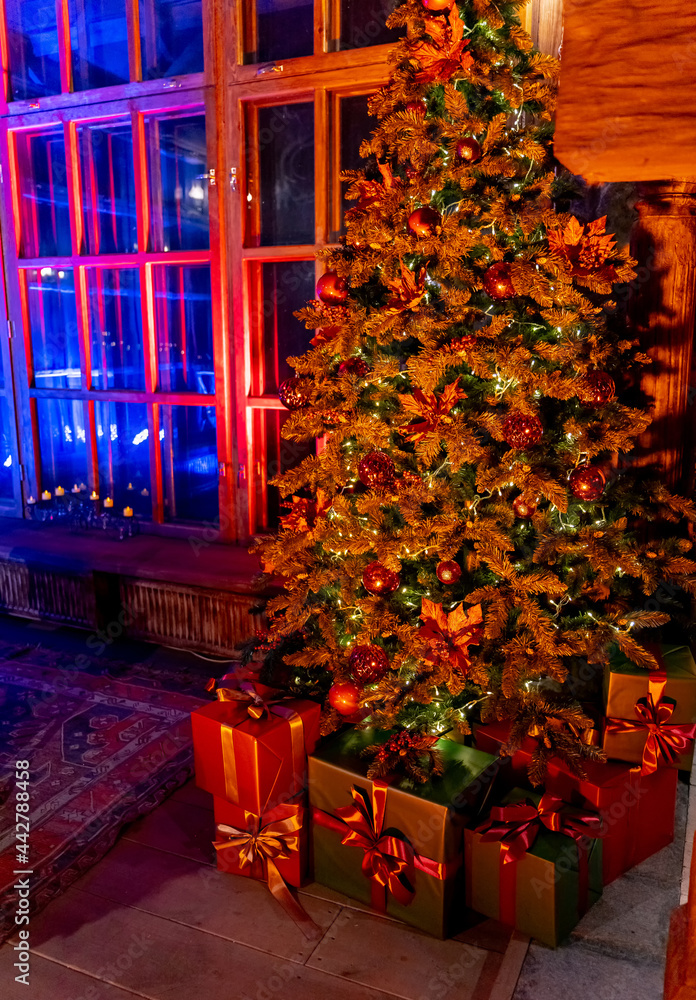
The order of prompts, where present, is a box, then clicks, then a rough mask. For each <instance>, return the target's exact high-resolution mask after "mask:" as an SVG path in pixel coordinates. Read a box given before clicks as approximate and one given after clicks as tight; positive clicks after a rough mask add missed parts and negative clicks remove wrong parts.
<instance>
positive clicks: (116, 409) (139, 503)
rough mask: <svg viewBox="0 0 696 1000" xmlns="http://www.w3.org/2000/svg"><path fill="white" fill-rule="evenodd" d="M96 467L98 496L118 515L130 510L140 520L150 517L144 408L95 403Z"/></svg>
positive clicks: (127, 404) (148, 466)
mask: <svg viewBox="0 0 696 1000" xmlns="http://www.w3.org/2000/svg"><path fill="white" fill-rule="evenodd" d="M94 413H95V425H96V432H97V460H98V466H99V496H100V497H101V498H102V500H103V499H104V497H106V496H110V497H111V498H112V500H113V501H114V510H115V511H116V513H117V514H120V513H121V511H122V510H123V508H124V507H132V508H133V510H134V511H135V513H136V514H138V515H139V516H140V517H146V518H150V517H151V516H152V498H151V497H150V492H151V491H150V444H149V436H150V435H149V431H148V424H147V406H145V405H142V404H140V403H112V402H104V403H102V402H98V403H96V404H95V407H94Z"/></svg>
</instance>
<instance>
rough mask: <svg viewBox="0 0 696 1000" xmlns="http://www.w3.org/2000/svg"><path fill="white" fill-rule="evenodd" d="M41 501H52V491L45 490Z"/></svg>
mask: <svg viewBox="0 0 696 1000" xmlns="http://www.w3.org/2000/svg"><path fill="white" fill-rule="evenodd" d="M41 499H42V500H50V499H51V491H50V490H44V491H43V493H42V494H41Z"/></svg>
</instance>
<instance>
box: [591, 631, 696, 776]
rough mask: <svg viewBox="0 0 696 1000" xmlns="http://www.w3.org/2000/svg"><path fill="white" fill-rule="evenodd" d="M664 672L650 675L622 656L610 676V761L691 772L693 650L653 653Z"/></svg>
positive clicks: (695, 707) (695, 686) (695, 687)
mask: <svg viewBox="0 0 696 1000" xmlns="http://www.w3.org/2000/svg"><path fill="white" fill-rule="evenodd" d="M651 652H652V653H653V654H654V655H655V657H656V659H657V661H658V663H659V664H660V669H659V670H651V671H646V670H645V669H643V668H641V667H637V666H636V665H635V664H634V663H631V662H630V661H629V660H628V659H627V658H626V657H625V656H624V655H623V654H621V653H616V654H615V655H614V656H613V657H612V659H611V662H610V664H609V669H608V670H607V671H606V672H605V674H604V699H605V705H606V715H607V718H606V721H605V725H604V740H603V744H602V745H603V749H604V752H605V753H606V755H607V756H608V757H611V758H613V759H615V760H625V761H630V762H632V763H637V764H640V765H641V768H642V770H643V771H644V773H651V772H652V771H654V770H655V769H656V768H658V767H676V768H681V769H683V770H691V766H692V760H693V752H694V735H696V664H695V663H694V659H693V656H692V655H691V650H690V649H689V648H688V646H656V647H652V648H651Z"/></svg>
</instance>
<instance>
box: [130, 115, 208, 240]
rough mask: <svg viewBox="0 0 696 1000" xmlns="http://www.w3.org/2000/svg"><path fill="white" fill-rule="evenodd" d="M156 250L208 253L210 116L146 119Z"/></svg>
mask: <svg viewBox="0 0 696 1000" xmlns="http://www.w3.org/2000/svg"><path fill="white" fill-rule="evenodd" d="M146 129H147V133H146V134H147V145H148V152H149V161H150V216H151V219H150V225H151V237H150V241H151V243H152V249H153V250H207V249H208V247H209V246H210V232H209V229H208V180H207V178H206V177H205V176H204V175H205V174H206V172H207V169H208V168H207V166H206V164H207V162H208V157H207V152H206V145H205V115H203V114H198V115H186V116H185V117H173V116H171V117H170V116H166V117H165V116H163V117H159V116H158V117H157V118H155V117H152V118H149V119H148V120H147V123H146Z"/></svg>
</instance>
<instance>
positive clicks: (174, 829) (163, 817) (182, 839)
mask: <svg viewBox="0 0 696 1000" xmlns="http://www.w3.org/2000/svg"><path fill="white" fill-rule="evenodd" d="M213 834H214V824H213V817H212V814H211V813H210V811H209V810H207V809H202V808H201V807H200V806H194V805H188V804H187V803H186V802H179V801H177V799H175V798H170V799H167V801H166V802H163V803H162V805H161V806H160V807H159V808H158V809H155V811H154V812H152V813H150V815H149V816H145V817H144V818H143V819H139V820H138V821H137V822H136V823H132V824H131V825H130V826H129V827H127V828H126V830H125V831H124V833H123V837H124V839H125V840H132V841H134V842H135V843H137V844H145V845H146V846H147V847H156V848H157V849H158V850H160V851H168V852H169V853H170V854H178V855H180V856H181V857H183V858H191V860H192V861H202V862H204V863H206V864H211V865H212V864H215V848H214V847H213Z"/></svg>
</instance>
